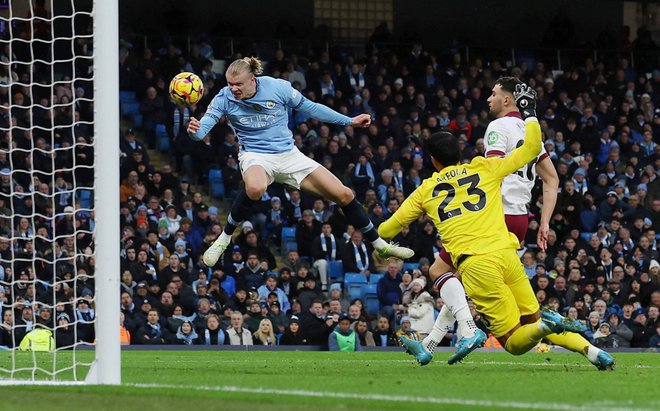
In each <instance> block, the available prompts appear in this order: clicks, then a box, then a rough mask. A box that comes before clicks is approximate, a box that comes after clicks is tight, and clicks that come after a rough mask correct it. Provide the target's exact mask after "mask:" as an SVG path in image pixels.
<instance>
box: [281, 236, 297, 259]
mask: <svg viewBox="0 0 660 411" xmlns="http://www.w3.org/2000/svg"><path fill="white" fill-rule="evenodd" d="M289 250H298V243H297V242H296V241H295V240H293V241H291V240H290V241H286V242H282V256H283V257H284V256H286V253H287V252H289Z"/></svg>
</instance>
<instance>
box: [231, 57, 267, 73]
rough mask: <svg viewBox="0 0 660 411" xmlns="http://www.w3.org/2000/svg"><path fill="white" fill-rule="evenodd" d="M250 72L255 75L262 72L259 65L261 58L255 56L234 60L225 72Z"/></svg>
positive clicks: (261, 67)
mask: <svg viewBox="0 0 660 411" xmlns="http://www.w3.org/2000/svg"><path fill="white" fill-rule="evenodd" d="M245 72H248V73H252V74H254V75H255V76H258V75H259V74H261V73H263V72H264V68H263V66H262V65H261V60H259V59H258V58H257V57H244V58H242V59H238V60H234V61H233V62H232V63H231V64H230V65H229V67H228V68H227V74H229V75H234V76H235V75H237V74H241V73H245Z"/></svg>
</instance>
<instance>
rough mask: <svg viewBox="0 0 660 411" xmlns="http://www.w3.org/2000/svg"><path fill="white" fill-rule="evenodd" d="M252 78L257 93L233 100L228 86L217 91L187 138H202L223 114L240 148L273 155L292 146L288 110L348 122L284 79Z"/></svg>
mask: <svg viewBox="0 0 660 411" xmlns="http://www.w3.org/2000/svg"><path fill="white" fill-rule="evenodd" d="M256 81H257V92H256V94H255V95H254V96H253V97H251V98H249V99H245V100H237V99H235V98H234V96H233V94H232V93H231V90H230V89H229V87H224V88H223V89H222V90H220V91H219V92H218V94H217V95H216V96H215V97H214V98H213V101H212V102H211V104H210V105H209V107H208V109H207V110H206V113H205V114H204V117H203V118H202V120H201V122H200V123H201V127H200V130H199V131H198V132H197V133H195V134H193V135H191V137H192V138H193V139H195V140H199V139H201V138H203V137H204V136H205V135H206V134H208V132H209V131H210V130H211V128H213V126H215V124H217V123H218V122H219V121H220V119H221V118H222V116H226V117H227V120H228V122H229V125H230V127H231V128H232V129H233V130H234V132H235V133H236V136H237V137H238V142H239V144H240V145H241V150H242V151H247V152H255V153H270V154H274V153H283V152H286V151H291V150H292V149H293V133H292V132H291V130H289V127H288V123H289V110H291V109H297V110H301V111H305V112H307V113H308V114H310V115H311V116H312V117H314V118H316V119H318V120H321V121H326V122H330V123H335V124H343V125H349V124H351V119H350V118H349V117H346V116H344V115H342V114H340V113H337V112H335V111H334V110H331V109H329V108H328V107H325V106H322V105H320V104H316V103H313V102H311V101H309V100H307V99H305V97H303V96H302V95H301V94H300V92H299V91H298V90H296V89H294V88H293V87H292V86H291V83H289V82H288V81H285V80H281V79H276V78H273V77H268V76H261V77H257V78H256Z"/></svg>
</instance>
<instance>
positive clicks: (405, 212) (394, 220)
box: [378, 183, 424, 241]
mask: <svg viewBox="0 0 660 411" xmlns="http://www.w3.org/2000/svg"><path fill="white" fill-rule="evenodd" d="M423 187H424V184H423V183H422V185H421V186H419V187H417V189H416V190H415V191H414V192H413V193H412V194H411V195H410V196H409V197H408V198H406V199H405V201H404V202H403V204H401V206H400V207H399V209H398V210H396V212H395V213H394V214H393V215H392V216H391V217H390V218H388V219H387V220H386V221H384V222H382V223H381V224H380V225H379V226H378V235H379V236H380V237H381V238H383V239H384V240H386V241H389V240H391V239H392V238H394V237H395V236H396V235H397V234H399V233H400V232H401V230H403V229H404V228H406V227H408V226H409V225H410V224H411V223H412V222H413V221H415V220H417V219H418V218H419V217H420V216H421V215H422V214H424V208H423V207H422V198H423V196H422V188H423Z"/></svg>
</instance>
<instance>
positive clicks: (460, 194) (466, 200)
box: [432, 174, 486, 222]
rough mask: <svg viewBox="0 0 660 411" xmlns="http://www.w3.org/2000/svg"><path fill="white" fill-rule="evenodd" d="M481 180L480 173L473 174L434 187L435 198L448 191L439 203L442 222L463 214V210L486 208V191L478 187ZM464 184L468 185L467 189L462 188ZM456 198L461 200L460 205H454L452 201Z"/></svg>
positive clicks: (475, 210) (439, 214) (474, 210)
mask: <svg viewBox="0 0 660 411" xmlns="http://www.w3.org/2000/svg"><path fill="white" fill-rule="evenodd" d="M479 182H481V177H480V176H479V174H472V175H468V176H465V177H462V178H459V179H457V180H456V181H455V183H454V184H450V183H448V182H444V183H439V184H437V185H436V186H435V187H434V188H433V194H432V195H433V198H436V197H439V196H441V195H442V194H444V193H446V195H445V198H444V199H443V200H442V201H441V202H440V205H438V217H439V218H440V221H441V222H442V221H446V220H448V219H450V218H452V217H456V216H459V215H462V214H463V210H467V211H471V212H478V211H481V210H483V209H484V207H485V206H486V193H485V192H484V191H483V190H482V189H481V188H479V187H478V185H479ZM455 185H457V187H455ZM464 186H467V190H465V191H464V190H462V187H464ZM454 199H456V202H459V204H458V207H454V206H455V204H453V203H452V201H453V200H454ZM461 200H463V201H461ZM450 206H451V208H450Z"/></svg>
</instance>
